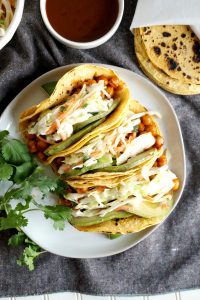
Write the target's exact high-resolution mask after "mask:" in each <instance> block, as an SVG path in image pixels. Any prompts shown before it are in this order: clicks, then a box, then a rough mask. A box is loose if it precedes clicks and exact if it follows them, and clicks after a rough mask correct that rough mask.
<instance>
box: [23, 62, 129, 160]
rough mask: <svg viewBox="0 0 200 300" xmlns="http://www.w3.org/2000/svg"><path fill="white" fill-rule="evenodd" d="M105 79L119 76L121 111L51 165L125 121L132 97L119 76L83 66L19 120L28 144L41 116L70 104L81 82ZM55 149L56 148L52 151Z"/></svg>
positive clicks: (98, 68) (73, 145)
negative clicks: (97, 78)
mask: <svg viewBox="0 0 200 300" xmlns="http://www.w3.org/2000/svg"><path fill="white" fill-rule="evenodd" d="M101 75H103V76H105V77H106V78H108V79H111V78H112V77H113V76H117V78H118V79H119V88H118V89H117V92H116V93H115V95H114V101H115V100H116V101H118V105H117V107H116V108H115V109H114V110H113V111H112V112H111V113H110V115H108V116H106V118H105V119H102V123H101V124H100V125H98V124H99V121H97V122H96V127H95V122H93V123H92V124H91V125H92V126H91V128H90V127H89V132H88V130H86V131H85V132H86V134H85V136H84V137H82V136H81V138H79V140H78V141H77V139H76V140H75V143H74V144H72V145H70V146H69V147H67V148H66V149H64V151H63V150H62V151H60V153H59V152H58V153H56V154H54V155H50V156H49V159H48V163H50V162H51V161H52V160H53V159H54V158H56V157H58V156H60V155H63V153H64V154H68V153H71V152H73V151H76V149H78V148H80V147H82V146H83V145H84V144H85V143H87V141H89V140H90V139H91V138H92V137H95V136H96V135H98V134H99V133H101V132H106V131H108V130H109V129H110V128H112V127H114V126H115V125H116V124H118V123H119V121H120V119H121V118H122V117H123V115H124V113H125V112H126V110H127V109H128V106H129V99H130V96H129V90H128V88H127V86H126V84H125V83H124V82H123V81H122V80H121V79H120V78H119V77H118V75H117V74H116V73H115V72H114V71H112V70H110V69H108V68H104V67H101V66H95V65H89V64H88V65H81V66H78V67H76V68H73V69H72V70H70V71H69V72H67V73H66V74H65V75H64V76H63V77H62V78H61V79H60V80H59V81H58V83H57V85H56V87H55V89H54V91H53V93H52V95H51V96H50V97H49V98H48V99H45V100H43V101H42V102H41V103H39V104H37V105H35V106H33V107H31V108H28V109H27V110H26V111H24V112H23V113H22V114H21V116H20V120H19V127H20V132H21V134H22V136H23V137H24V139H25V140H26V141H27V142H28V140H27V135H26V133H27V128H28V127H29V125H30V124H31V123H32V122H33V121H36V120H37V119H38V118H39V116H40V115H41V113H45V111H47V110H51V109H52V108H55V107H56V106H57V105H61V104H62V103H63V102H64V101H66V99H67V97H68V96H69V95H71V93H73V90H74V88H76V87H77V85H78V84H79V83H80V82H83V81H86V80H90V79H93V78H94V77H97V76H101ZM85 128H86V127H85ZM85 128H84V129H85ZM90 129H91V130H90ZM58 144H59V142H58V143H56V146H58ZM53 146H54V145H52V146H50V147H53Z"/></svg>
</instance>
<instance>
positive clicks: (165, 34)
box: [163, 31, 171, 37]
mask: <svg viewBox="0 0 200 300" xmlns="http://www.w3.org/2000/svg"><path fill="white" fill-rule="evenodd" d="M163 36H164V37H169V36H171V33H169V32H167V31H164V32H163Z"/></svg>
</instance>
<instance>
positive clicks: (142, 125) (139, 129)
mask: <svg viewBox="0 0 200 300" xmlns="http://www.w3.org/2000/svg"><path fill="white" fill-rule="evenodd" d="M144 128H145V127H144V124H143V123H140V124H139V125H138V131H139V132H140V133H141V132H143V131H144Z"/></svg>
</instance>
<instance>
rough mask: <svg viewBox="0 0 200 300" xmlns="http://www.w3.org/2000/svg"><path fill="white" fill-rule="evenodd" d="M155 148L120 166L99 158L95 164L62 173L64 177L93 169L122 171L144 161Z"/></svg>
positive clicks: (150, 155) (98, 170)
mask: <svg viewBox="0 0 200 300" xmlns="http://www.w3.org/2000/svg"><path fill="white" fill-rule="evenodd" d="M156 151H157V150H156V149H150V150H147V151H145V152H143V153H140V154H138V155H136V156H135V157H133V158H131V159H129V160H128V162H127V163H125V164H123V165H120V166H112V165H111V164H112V160H110V161H109V160H107V161H105V160H104V161H103V160H102V161H101V160H99V161H98V162H97V163H96V164H94V165H91V166H89V167H83V168H81V169H73V170H70V171H67V172H65V173H64V174H63V176H64V177H72V176H79V175H82V174H85V173H87V172H89V171H94V170H95V172H124V171H127V170H130V169H132V168H134V167H136V166H138V165H140V164H142V163H144V162H145V161H147V160H149V159H150V158H151V157H152V156H153V155H154V154H155V152H156ZM105 156H106V155H104V156H103V157H102V158H104V157H105Z"/></svg>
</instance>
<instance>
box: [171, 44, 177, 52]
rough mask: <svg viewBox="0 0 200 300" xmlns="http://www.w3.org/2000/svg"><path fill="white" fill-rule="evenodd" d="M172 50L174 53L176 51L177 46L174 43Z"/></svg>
mask: <svg viewBox="0 0 200 300" xmlns="http://www.w3.org/2000/svg"><path fill="white" fill-rule="evenodd" d="M172 49H173V50H174V51H176V50H177V46H176V44H175V43H174V44H173V45H172Z"/></svg>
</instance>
